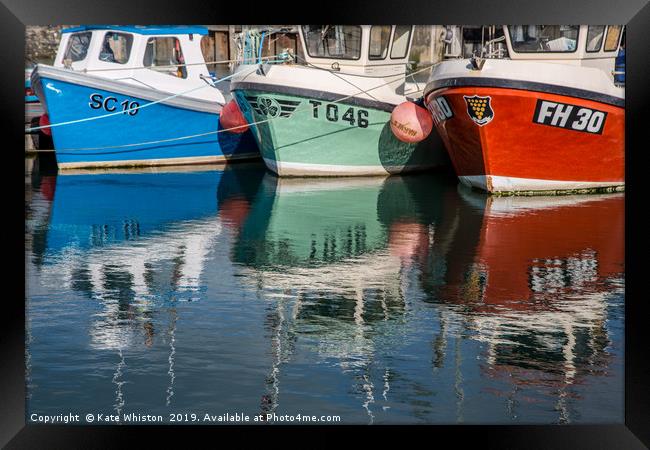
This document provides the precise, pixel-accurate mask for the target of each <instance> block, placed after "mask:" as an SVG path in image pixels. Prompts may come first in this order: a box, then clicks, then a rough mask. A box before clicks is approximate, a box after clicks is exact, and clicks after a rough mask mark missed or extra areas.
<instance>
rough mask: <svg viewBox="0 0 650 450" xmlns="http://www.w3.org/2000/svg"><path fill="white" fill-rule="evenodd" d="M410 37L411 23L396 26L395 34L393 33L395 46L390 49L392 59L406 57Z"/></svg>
mask: <svg viewBox="0 0 650 450" xmlns="http://www.w3.org/2000/svg"><path fill="white" fill-rule="evenodd" d="M410 39H411V26H410V25H398V26H396V27H395V34H393V48H391V49H390V57H391V59H402V58H406V53H407V51H408V48H409V40H410Z"/></svg>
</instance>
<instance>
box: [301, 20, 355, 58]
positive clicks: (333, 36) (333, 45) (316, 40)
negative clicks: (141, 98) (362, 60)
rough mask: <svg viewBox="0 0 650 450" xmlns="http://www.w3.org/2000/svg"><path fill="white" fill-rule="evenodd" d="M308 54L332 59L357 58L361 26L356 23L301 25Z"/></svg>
mask: <svg viewBox="0 0 650 450" xmlns="http://www.w3.org/2000/svg"><path fill="white" fill-rule="evenodd" d="M302 31H303V35H304V37H305V43H306V47H307V53H308V54H309V56H312V57H317V58H333V59H359V57H360V56H361V27H359V26H357V25H303V27H302Z"/></svg>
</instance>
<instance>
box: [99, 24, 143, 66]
mask: <svg viewBox="0 0 650 450" xmlns="http://www.w3.org/2000/svg"><path fill="white" fill-rule="evenodd" d="M109 34H111V35H119V36H126V38H127V44H128V48H127V55H128V56H127V58H126V61H124V62H119V61H117V60H115V61H104V60H103V59H100V58H99V57H100V55H101V54H102V50H101V48H100V50H99V54H98V55H97V60H98V61H99V62H103V63H107V64H120V65H125V64H128V63H129V61H131V56H132V55H133V51H132V50H133V41H134V36H133V34H132V33H126V32H123V31H111V30H109V31H107V32H106V33H104V36H103V38H102V44H101V45H102V47H103V46H104V43H105V42H106V38H107V37H108V35H109ZM111 50H112V49H111ZM113 56H114V55H113Z"/></svg>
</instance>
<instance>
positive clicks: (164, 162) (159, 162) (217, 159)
mask: <svg viewBox="0 0 650 450" xmlns="http://www.w3.org/2000/svg"><path fill="white" fill-rule="evenodd" d="M254 158H259V154H257V153H243V154H241V155H233V156H216V155H214V156H192V157H186V158H160V159H128V160H121V161H84V162H69V163H57V164H58V166H59V169H82V168H83V169H87V168H91V167H98V168H103V167H148V166H173V165H177V164H210V163H223V164H225V163H227V162H229V161H234V160H242V159H254Z"/></svg>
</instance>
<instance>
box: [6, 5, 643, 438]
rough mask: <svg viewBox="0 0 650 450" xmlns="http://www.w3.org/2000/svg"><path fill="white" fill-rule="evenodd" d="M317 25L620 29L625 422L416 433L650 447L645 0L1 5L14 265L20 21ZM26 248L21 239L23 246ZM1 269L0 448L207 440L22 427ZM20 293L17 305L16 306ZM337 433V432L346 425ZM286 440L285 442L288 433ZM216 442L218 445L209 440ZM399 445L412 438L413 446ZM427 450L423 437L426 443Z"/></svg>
mask: <svg viewBox="0 0 650 450" xmlns="http://www.w3.org/2000/svg"><path fill="white" fill-rule="evenodd" d="M315 17H317V18H318V20H319V21H321V22H329V23H335V22H338V23H353V22H354V23H356V22H363V23H372V24H374V23H376V24H381V23H398V24H405V23H408V24H479V23H538V24H540V23H541V24H555V23H578V24H594V25H595V24H625V25H627V32H626V34H627V36H626V56H627V63H626V64H627V73H626V78H627V80H626V116H627V120H626V128H625V133H626V137H625V139H626V194H625V202H626V218H625V222H626V243H625V252H626V275H625V278H626V280H625V283H626V302H625V310H626V317H625V394H624V395H625V423H624V424H612V425H560V426H551V425H549V426H528V425H518V426H436V427H435V429H431V430H422V429H421V427H418V428H419V430H418V431H425V432H426V433H427V434H426V436H429V439H431V441H430V442H443V441H441V438H442V437H447V438H451V439H453V441H449V442H454V445H457V443H459V442H463V443H465V442H466V441H468V440H469V441H473V442H475V443H477V444H478V445H480V446H481V447H483V448H527V449H535V448H589V449H596V448H608V449H610V448H625V449H636V448H647V447H648V446H650V427H648V424H649V423H650V401H649V400H648V398H649V393H650V388H649V382H648V381H649V380H650V370H649V369H648V368H649V363H648V359H649V358H647V357H646V349H647V348H648V334H647V333H646V328H645V326H644V325H645V321H646V320H647V319H646V318H647V317H648V315H647V314H644V313H645V312H646V311H647V309H646V306H645V304H646V299H645V298H644V295H643V292H642V291H643V289H644V288H643V285H642V283H641V280H642V278H641V277H642V273H641V271H642V270H643V266H642V264H643V262H644V258H643V250H642V249H643V248H647V245H643V242H644V239H642V236H643V234H642V233H641V232H640V229H641V227H643V225H644V222H643V214H642V208H643V206H644V204H643V203H642V202H641V198H642V197H641V195H642V192H643V191H642V189H643V188H642V187H641V182H642V180H643V179H644V174H643V173H642V170H643V162H642V155H643V153H644V152H647V151H648V147H647V144H646V142H647V137H646V136H645V135H644V134H643V133H644V131H645V130H644V129H645V128H647V125H646V124H645V121H646V119H647V118H649V117H650V114H649V111H648V110H649V107H648V105H649V104H650V82H649V81H648V80H650V33H648V31H647V30H649V29H650V3H649V2H648V0H628V1H626V2H624V3H623V4H618V3H614V2H611V1H610V0H591V1H589V0H578V1H572V2H567V1H566V0H537V1H529V0H527V1H518V0H501V1H485V0H484V1H480V0H454V1H453V2H450V1H446V2H432V1H427V2H425V1H424V0H400V1H399V2H394V1H389V0H375V1H374V2H357V3H353V2H350V1H349V0H348V1H339V0H336V1H330V0H328V1H327V2H323V3H320V4H313V3H312V2H309V4H302V5H300V4H299V5H292V6H289V5H288V4H286V3H282V2H265V3H255V4H242V3H241V2H229V3H226V2H221V1H214V2H208V1H203V2H202V1H196V0H184V1H183V2H174V1H171V0H146V1H138V2H134V1H127V0H112V1H110V2H106V1H101V0H53V1H50V2H48V1H46V0H3V4H2V5H0V23H1V24H2V26H1V27H0V36H1V38H0V39H1V41H0V42H2V44H3V45H2V52H1V54H2V56H3V58H2V60H3V64H2V70H1V71H0V77H1V78H2V86H3V89H2V101H1V102H0V107H1V108H2V110H3V114H2V117H3V119H4V121H5V122H6V124H7V128H5V130H6V132H5V135H4V139H3V141H4V150H5V152H3V155H4V157H5V158H6V160H7V164H6V165H5V167H6V169H5V170H4V176H3V178H4V179H5V181H6V184H7V188H6V190H5V191H4V193H5V195H4V196H3V199H4V200H5V202H4V203H5V204H4V207H5V208H6V209H7V212H8V214H7V215H8V216H9V217H10V219H9V220H7V221H6V222H7V225H8V228H6V231H5V234H4V236H3V237H4V239H3V242H4V244H5V245H4V248H5V249H8V250H10V253H11V255H12V256H14V255H15V256H14V257H15V258H16V260H20V258H24V254H25V253H24V245H22V244H21V239H19V238H18V236H19V235H20V233H21V232H24V231H25V229H24V220H23V218H22V217H23V216H22V212H21V211H24V207H25V203H24V196H22V195H21V192H23V191H21V190H20V189H19V188H18V186H19V182H21V181H20V171H19V170H18V168H19V167H21V162H20V161H19V158H24V154H22V150H20V151H19V149H21V148H22V145H23V144H21V136H20V134H21V133H22V127H23V125H22V124H19V123H18V121H19V120H22V116H23V113H22V109H23V108H24V99H23V92H22V85H23V78H22V76H23V70H24V40H25V26H26V25H47V24H80V23H119V24H160V23H176V24H179V23H185V24H196V23H201V24H205V23H210V24H228V23H248V24H259V23H297V24H300V23H305V22H307V21H309V20H312V19H313V18H315ZM23 242H24V241H23ZM4 260H5V265H4V267H5V269H4V270H3V272H5V273H6V272H7V271H8V270H13V271H14V272H13V273H12V274H11V275H10V276H9V277H7V278H5V283H4V284H5V286H6V287H10V289H5V290H4V294H5V295H4V296H3V297H4V299H3V300H4V301H3V304H4V308H3V321H4V323H3V326H2V328H1V335H2V339H1V341H0V349H1V350H0V351H1V352H2V360H1V362H0V380H2V382H0V411H1V418H0V445H2V446H3V447H6V448H77V447H83V448H95V447H101V448H107V447H115V446H125V445H129V444H131V443H132V438H133V435H134V434H142V433H145V434H146V435H147V437H155V438H157V439H164V440H165V441H166V443H168V444H171V443H172V442H173V441H175V440H178V442H185V443H187V441H186V440H185V438H186V435H185V433H188V432H189V433H192V436H193V437H194V438H198V437H199V436H198V435H201V436H200V437H204V436H205V435H206V433H212V432H213V431H214V428H215V427H212V426H200V427H182V428H179V427H177V426H140V427H126V426H79V425H76V426H60V425H58V426H46V425H33V424H30V425H26V424H25V422H26V421H25V365H24V357H25V346H24V342H25V331H24V330H25V320H24V317H25V309H24V298H25V296H24V288H25V285H24V284H21V283H20V281H19V280H20V276H21V275H23V277H24V265H21V264H20V263H16V262H12V259H10V257H9V254H6V256H5V258H4ZM21 296H22V298H21ZM225 428H228V429H229V430H231V431H234V432H235V433H236V434H237V436H233V437H234V438H235V439H236V441H235V442H237V447H241V446H244V445H245V442H246V441H247V440H248V439H249V438H250V437H251V436H252V434H253V433H251V432H250V431H251V428H248V427H241V426H240V427H233V426H229V427H219V430H220V431H223V430H224V429H225ZM254 428H255V430H253V431H260V430H262V431H265V432H270V433H275V432H277V431H278V430H282V429H284V430H286V428H287V427H286V426H280V427H271V428H268V427H254ZM298 428H299V429H298V430H294V429H292V432H295V431H298V432H299V434H298V435H299V436H301V437H303V436H304V437H307V438H308V440H302V439H301V440H300V441H297V443H299V444H300V443H302V444H303V445H311V444H310V443H312V442H313V440H314V437H315V434H314V432H318V431H320V429H318V430H314V429H313V427H298ZM344 428H345V427H344ZM394 431H396V427H374V428H373V430H372V433H373V434H375V435H377V433H378V435H379V436H380V437H383V436H385V435H386V433H387V432H388V433H391V434H392V433H393V432H394ZM298 435H294V436H298ZM334 439H338V438H337V437H334V435H333V434H331V433H319V434H318V440H319V443H326V442H327V441H330V442H331V443H334V442H335V441H334ZM208 442H213V443H214V444H215V445H216V444H217V443H220V442H223V443H224V444H225V442H224V441H221V440H214V438H212V439H211V441H208ZM407 442H413V441H411V440H409V441H407ZM425 442H426V441H425Z"/></svg>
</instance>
